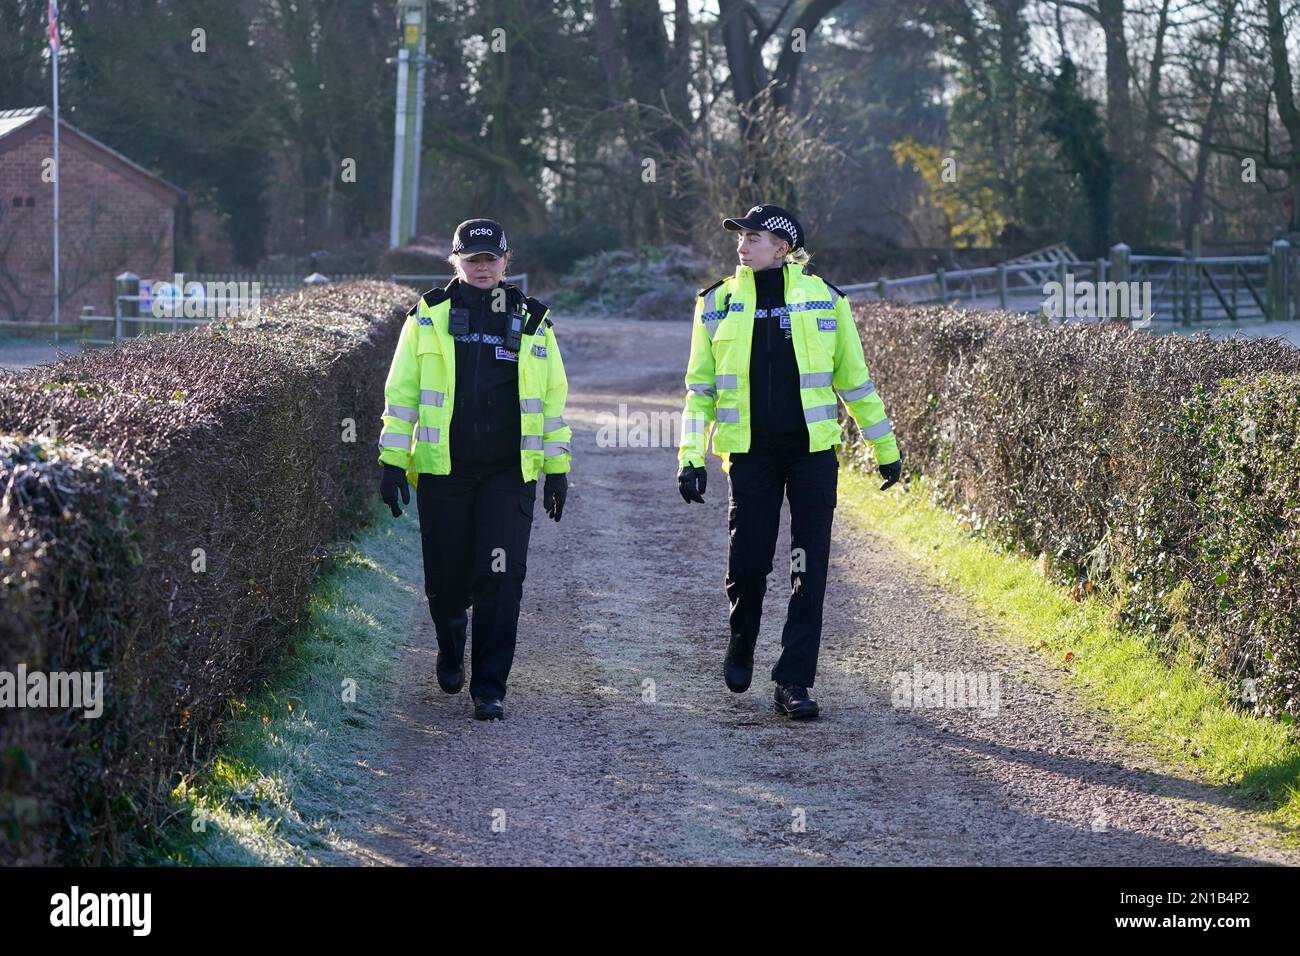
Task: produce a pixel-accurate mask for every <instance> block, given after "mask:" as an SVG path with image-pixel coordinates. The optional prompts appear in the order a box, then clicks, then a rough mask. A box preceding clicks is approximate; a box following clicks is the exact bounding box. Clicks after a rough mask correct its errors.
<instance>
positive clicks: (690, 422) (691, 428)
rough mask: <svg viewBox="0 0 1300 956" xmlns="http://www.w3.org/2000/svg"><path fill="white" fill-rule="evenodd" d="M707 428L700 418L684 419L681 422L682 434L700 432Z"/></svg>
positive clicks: (706, 424)
mask: <svg viewBox="0 0 1300 956" xmlns="http://www.w3.org/2000/svg"><path fill="white" fill-rule="evenodd" d="M707 427H708V423H707V422H705V421H704V420H703V419H700V418H685V419H683V420H682V431H684V432H702V431H704V429H705V428H707Z"/></svg>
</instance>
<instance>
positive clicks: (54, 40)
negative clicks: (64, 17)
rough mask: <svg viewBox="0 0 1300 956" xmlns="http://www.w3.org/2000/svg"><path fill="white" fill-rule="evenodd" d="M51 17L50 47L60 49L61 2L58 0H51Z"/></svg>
mask: <svg viewBox="0 0 1300 956" xmlns="http://www.w3.org/2000/svg"><path fill="white" fill-rule="evenodd" d="M49 19H50V29H49V34H50V49H51V50H56V51H57V50H58V48H59V4H58V0H49Z"/></svg>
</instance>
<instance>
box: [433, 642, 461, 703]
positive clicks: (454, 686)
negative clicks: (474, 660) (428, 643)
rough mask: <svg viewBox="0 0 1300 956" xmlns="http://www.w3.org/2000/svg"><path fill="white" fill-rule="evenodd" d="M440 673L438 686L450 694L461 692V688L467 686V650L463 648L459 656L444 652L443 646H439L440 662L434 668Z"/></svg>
mask: <svg viewBox="0 0 1300 956" xmlns="http://www.w3.org/2000/svg"><path fill="white" fill-rule="evenodd" d="M434 669H435V670H436V671H437V674H438V686H439V687H441V688H442V689H443V690H444V691H446V692H447V693H448V694H459V693H460V689H461V688H462V687H464V686H465V652H464V651H463V650H462V651H461V653H460V657H459V658H455V657H454V656H453V655H451V654H444V653H443V651H442V648H438V663H437V666H436V667H435V668H434Z"/></svg>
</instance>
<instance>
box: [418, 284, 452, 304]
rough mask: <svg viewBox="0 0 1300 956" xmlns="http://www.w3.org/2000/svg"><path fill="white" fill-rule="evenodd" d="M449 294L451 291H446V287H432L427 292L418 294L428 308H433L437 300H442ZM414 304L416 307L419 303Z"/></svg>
mask: <svg viewBox="0 0 1300 956" xmlns="http://www.w3.org/2000/svg"><path fill="white" fill-rule="evenodd" d="M450 295H451V293H450V292H448V291H447V290H446V289H443V288H433V289H430V290H429V291H428V292H426V293H424V295H422V296H420V298H421V299H422V300H423V302H424V304H425V305H427V306H428V307H429V308H433V307H434V306H435V305H437V304H438V303H439V302H442V301H444V300H445V299H447V297H448V296H450ZM416 306H417V307H418V306H419V303H416Z"/></svg>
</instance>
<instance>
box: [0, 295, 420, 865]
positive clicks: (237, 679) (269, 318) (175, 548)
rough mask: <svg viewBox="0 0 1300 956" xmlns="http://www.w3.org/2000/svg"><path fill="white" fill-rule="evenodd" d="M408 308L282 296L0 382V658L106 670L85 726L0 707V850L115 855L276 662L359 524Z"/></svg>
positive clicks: (60, 714)
mask: <svg viewBox="0 0 1300 956" xmlns="http://www.w3.org/2000/svg"><path fill="white" fill-rule="evenodd" d="M411 298H412V293H411V291H410V290H409V289H405V288H402V287H399V286H394V285H389V284H387V283H377V282H366V283H353V284H350V285H344V286H338V287H332V288H331V287H326V288H323V289H319V290H313V291H310V292H303V293H293V294H291V295H286V296H281V297H278V298H276V299H274V300H272V301H271V302H269V303H268V304H266V305H265V306H264V308H263V309H262V311H261V313H260V315H259V316H258V317H257V318H255V319H248V320H243V321H231V322H226V323H219V324H215V325H212V326H209V327H201V328H198V329H195V330H192V331H187V332H178V333H173V334H170V335H157V336H150V337H147V338H143V339H138V340H134V341H131V342H128V343H125V344H123V345H121V346H118V347H115V348H112V349H102V350H96V351H91V352H87V353H84V354H81V355H76V356H70V357H66V358H64V359H63V360H61V361H60V362H58V363H55V364H54V365H51V366H46V367H41V368H36V369H32V370H29V371H27V372H24V373H17V374H13V373H10V374H6V375H4V376H2V377H0V434H4V435H7V436H8V437H4V438H3V439H0V517H3V520H2V521H0V595H2V596H3V611H2V612H0V669H5V670H10V671H13V670H14V669H15V668H16V666H17V664H18V662H25V663H26V665H27V667H28V669H29V670H45V671H87V670H89V671H95V670H104V671H105V672H106V674H105V698H106V703H105V709H104V713H103V716H102V717H100V718H99V719H91V720H87V719H84V718H83V717H82V715H81V713H80V712H79V711H78V712H74V713H69V712H67V711H59V710H53V709H43V710H30V709H28V710H21V711H13V710H9V711H7V712H6V711H0V720H3V721H4V725H3V729H2V732H0V861H4V862H13V861H17V860H22V861H25V862H91V863H100V862H107V861H117V860H121V859H123V858H124V857H126V856H127V855H128V854H129V853H130V852H131V850H132V849H133V844H132V834H134V833H139V832H141V831H147V830H148V829H149V827H150V826H151V824H152V823H154V822H155V821H156V820H157V812H158V810H159V809H160V808H161V806H162V805H163V802H164V800H163V798H164V797H165V795H166V793H167V791H168V790H170V789H171V788H172V787H173V786H174V785H175V783H176V782H177V781H178V779H179V778H178V774H181V773H184V772H185V771H186V770H187V769H190V768H193V767H194V766H195V765H196V763H198V762H201V761H202V760H203V759H204V758H205V757H206V756H207V754H208V753H209V750H210V747H211V744H212V742H213V737H214V733H215V731H216V729H217V727H218V726H219V724H220V721H221V719H222V718H223V716H224V714H225V713H226V711H227V709H228V708H229V706H230V704H231V701H232V700H233V699H235V698H237V697H238V696H240V695H242V694H243V693H245V692H246V691H247V690H248V689H249V688H250V687H251V686H252V685H253V683H254V682H255V681H256V679H257V678H258V677H259V676H261V675H263V674H265V673H266V670H267V667H268V665H270V664H271V663H272V662H273V661H275V660H276V658H277V657H278V656H279V655H281V654H282V653H284V652H285V650H286V648H287V646H288V641H287V637H288V635H289V633H290V631H291V629H292V628H293V627H294V626H295V625H296V624H297V623H298V622H299V621H300V620H302V618H303V617H304V612H305V609H306V602H307V598H308V595H309V592H310V588H311V584H312V579H313V575H314V573H315V570H316V568H317V567H318V564H319V562H320V561H321V559H322V558H323V557H324V556H325V555H326V554H327V546H328V545H329V543H330V542H331V541H333V540H334V539H336V538H337V537H339V536H340V535H343V534H345V533H347V532H348V531H350V530H352V529H353V528H354V527H355V526H356V525H357V524H358V523H359V521H360V520H361V517H362V516H363V515H365V514H367V513H368V511H369V507H368V502H369V499H370V498H372V497H373V494H374V481H375V477H376V473H377V470H378V466H377V465H376V464H375V459H376V454H375V450H374V449H375V446H376V443H377V441H378V435H379V429H380V424H381V422H380V415H381V412H382V410H383V382H384V378H385V375H386V373H387V370H388V364H389V361H390V359H391V357H392V351H393V348H394V347H395V345H396V340H397V335H398V333H399V331H400V328H401V319H402V317H403V316H404V314H405V312H406V310H407V308H409V306H410V304H411ZM348 419H350V420H351V425H349V424H348V423H347V422H346V420H348ZM290 650H291V649H290Z"/></svg>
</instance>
